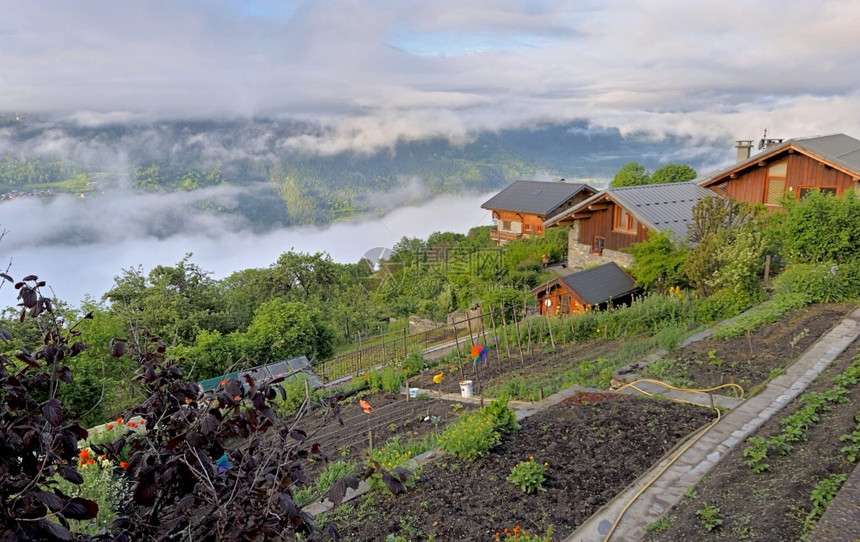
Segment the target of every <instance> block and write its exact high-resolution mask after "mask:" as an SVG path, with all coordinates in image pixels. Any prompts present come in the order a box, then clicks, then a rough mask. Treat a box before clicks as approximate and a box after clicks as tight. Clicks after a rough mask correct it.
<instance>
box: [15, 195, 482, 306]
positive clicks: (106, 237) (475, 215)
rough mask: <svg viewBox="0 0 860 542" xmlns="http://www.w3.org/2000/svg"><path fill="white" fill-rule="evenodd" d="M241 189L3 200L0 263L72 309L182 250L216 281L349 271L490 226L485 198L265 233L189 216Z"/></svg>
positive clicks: (171, 260)
mask: <svg viewBox="0 0 860 542" xmlns="http://www.w3.org/2000/svg"><path fill="white" fill-rule="evenodd" d="M419 185H420V183H418V181H417V180H414V181H413V186H412V190H413V191H418V192H420V186H419ZM252 189H253V187H252ZM247 190H248V188H247V187H243V188H242V189H239V188H236V187H217V188H214V189H207V190H205V191H202V190H201V191H198V192H200V193H199V194H198V193H197V192H192V193H187V194H171V195H133V194H126V193H116V194H112V195H105V196H102V197H99V198H92V199H85V200H81V199H76V198H69V197H63V198H56V199H54V200H51V201H45V200H39V199H36V198H20V199H16V200H13V201H9V202H4V203H3V215H2V218H0V220H2V222H0V232H2V231H4V230H6V231H7V233H6V234H5V236H3V238H2V240H0V262H2V266H3V270H5V269H6V267H7V266H9V265H10V263H11V267H10V270H9V273H10V274H11V275H12V276H13V277H14V278H19V277H21V276H24V275H27V274H36V275H38V276H39V277H40V278H41V279H43V280H46V281H47V282H48V285H49V286H51V287H52V288H53V289H54V292H55V293H56V294H57V296H58V297H59V298H60V299H63V300H66V301H68V302H70V303H72V304H77V303H79V302H80V301H81V300H83V298H84V296H85V295H90V296H91V297H94V298H99V297H100V296H101V295H102V294H104V293H105V292H107V291H108V290H109V289H110V288H111V287H112V286H113V279H114V277H115V276H118V275H120V274H121V271H122V270H123V269H127V268H136V267H138V266H140V267H142V268H143V270H144V272H148V271H149V270H151V269H152V268H153V267H155V266H157V265H166V266H172V265H175V264H176V263H177V262H178V261H179V260H180V259H182V257H183V256H184V255H185V254H187V253H189V252H190V253H192V254H193V257H192V261H193V262H194V263H196V264H198V265H200V267H201V268H202V269H204V270H206V271H208V272H210V273H212V276H213V277H214V278H216V279H219V278H224V277H226V276H228V275H230V274H231V273H233V272H234V271H239V270H242V269H248V268H255V267H268V266H269V265H271V264H273V263H274V262H275V261H276V260H277V259H278V256H279V255H280V254H282V253H283V252H286V251H288V250H296V251H299V252H311V253H314V252H327V253H328V254H330V255H331V256H332V259H334V260H335V261H337V262H341V263H355V262H358V261H359V260H360V259H361V258H362V256H363V255H364V254H365V252H367V251H369V250H372V249H374V248H377V247H384V248H389V249H390V248H391V247H393V246H394V244H395V243H397V241H398V240H400V238H401V237H404V236H406V237H420V238H426V237H427V236H428V235H430V234H431V233H432V232H434V231H454V232H459V233H467V232H468V231H469V229H471V228H473V227H476V226H481V225H489V224H490V216H489V213H488V212H487V211H485V210H484V209H481V208H480V205H481V203H483V202H484V201H486V200H487V199H489V198H490V196H491V195H492V194H467V195H460V196H447V197H440V198H437V199H434V200H430V201H426V200H425V201H423V202H422V203H421V204H420V205H409V206H404V207H400V208H398V209H396V210H394V211H391V212H388V213H386V214H384V215H382V216H380V217H362V218H358V219H355V220H352V221H349V222H340V223H337V224H334V225H332V226H329V227H326V228H320V227H314V226H303V227H291V228H280V229H271V230H268V231H266V232H264V233H259V232H255V231H253V230H252V229H251V228H249V227H247V224H245V223H244V222H243V221H241V220H239V221H237V219H236V217H234V216H232V215H224V214H220V215H214V214H206V213H203V212H199V213H198V212H194V211H193V205H194V204H195V203H199V202H201V201H203V200H204V199H205V200H213V199H218V200H219V203H220V204H223V205H229V204H230V202H231V201H234V200H235V198H236V197H237V196H238V195H239V194H240V193H241V192H243V191H247ZM176 196H179V198H178V199H177V198H176ZM189 205H191V206H192V208H191V209H190V210H189ZM174 228H175V229H174ZM358 232H360V233H358ZM10 292H12V291H11V290H9V291H6V290H5V289H0V306H8V305H12V304H14V299H13V298H14V293H10Z"/></svg>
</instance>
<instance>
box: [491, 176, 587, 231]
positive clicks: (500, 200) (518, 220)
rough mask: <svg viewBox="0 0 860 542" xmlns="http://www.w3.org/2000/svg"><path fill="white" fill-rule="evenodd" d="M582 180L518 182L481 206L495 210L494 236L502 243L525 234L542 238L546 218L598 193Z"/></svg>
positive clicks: (493, 211)
mask: <svg viewBox="0 0 860 542" xmlns="http://www.w3.org/2000/svg"><path fill="white" fill-rule="evenodd" d="M596 192H597V190H595V189H594V188H592V187H590V186H588V185H587V184H582V183H567V182H564V179H562V180H561V181H558V182H543V181H515V182H514V183H512V184H511V185H510V186H508V187H507V188H505V189H504V190H502V191H501V192H499V193H498V194H496V195H495V196H493V197H492V198H490V199H489V200H488V201H487V202H485V203H484V204H483V205H481V207H482V208H483V209H487V210H489V211H491V212H492V213H493V221H494V222H495V224H496V228H495V229H494V230H491V231H490V238H491V239H493V240H494V241H495V242H496V243H498V244H504V243H507V242H508V241H513V240H515V239H520V238H522V237H539V236H542V235H543V233H544V221H545V220H547V219H548V218H552V217H553V216H556V215H557V214H559V213H561V212H564V211H565V210H566V209H569V208H571V207H573V206H574V205H576V204H577V203H579V202H581V201H583V200H585V199H587V198H588V197H590V196H592V195H593V194H595V193H596Z"/></svg>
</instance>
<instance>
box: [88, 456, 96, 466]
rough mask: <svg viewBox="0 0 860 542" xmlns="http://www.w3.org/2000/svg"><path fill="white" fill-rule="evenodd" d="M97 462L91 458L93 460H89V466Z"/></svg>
mask: <svg viewBox="0 0 860 542" xmlns="http://www.w3.org/2000/svg"><path fill="white" fill-rule="evenodd" d="M95 462H96V460H95V459H93V458H92V457H91V458H89V459H87V465H92V464H93V463H95Z"/></svg>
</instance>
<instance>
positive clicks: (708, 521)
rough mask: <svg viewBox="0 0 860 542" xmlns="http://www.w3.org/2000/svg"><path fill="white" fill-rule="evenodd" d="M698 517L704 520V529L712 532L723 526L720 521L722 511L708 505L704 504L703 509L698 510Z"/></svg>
mask: <svg viewBox="0 0 860 542" xmlns="http://www.w3.org/2000/svg"><path fill="white" fill-rule="evenodd" d="M696 515H697V516H699V518H700V519H701V520H702V527H704V528H705V530H706V531H708V532H711V531H714V530H716V529H719V528H720V527H721V526H722V525H723V520H722V519H720V509H719V508H718V507H716V506H713V505H711V504H708V503H702V507H701V508H699V509H698V510H696Z"/></svg>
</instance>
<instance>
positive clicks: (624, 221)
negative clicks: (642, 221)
mask: <svg viewBox="0 0 860 542" xmlns="http://www.w3.org/2000/svg"><path fill="white" fill-rule="evenodd" d="M638 226H639V222H637V220H636V219H635V218H633V215H631V214H630V213H628V212H627V211H626V210H625V209H624V208H622V207H620V206H618V205H616V206H615V220H614V224H613V226H612V229H614V230H620V231H623V232H629V233H636V229H637V227H638Z"/></svg>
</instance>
